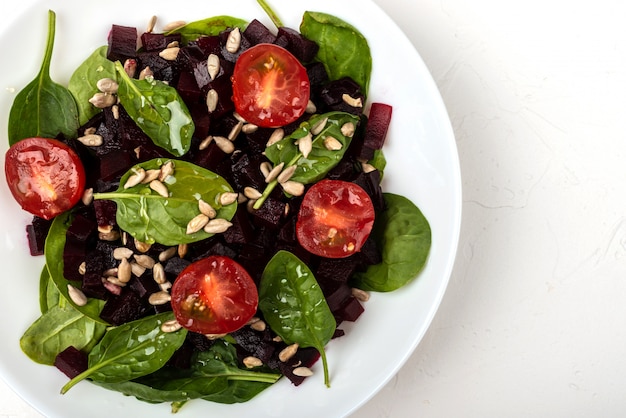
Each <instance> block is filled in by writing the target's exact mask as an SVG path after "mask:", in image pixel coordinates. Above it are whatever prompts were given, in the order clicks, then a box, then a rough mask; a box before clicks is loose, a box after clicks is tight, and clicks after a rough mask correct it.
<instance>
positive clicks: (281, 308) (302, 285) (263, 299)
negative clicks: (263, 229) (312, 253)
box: [259, 250, 336, 386]
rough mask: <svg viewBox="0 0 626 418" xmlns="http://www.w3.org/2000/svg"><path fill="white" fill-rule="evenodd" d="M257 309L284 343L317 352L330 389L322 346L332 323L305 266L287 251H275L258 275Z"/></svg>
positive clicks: (331, 318)
mask: <svg viewBox="0 0 626 418" xmlns="http://www.w3.org/2000/svg"><path fill="white" fill-rule="evenodd" d="M259 309H260V310H261V312H263V317H264V318H265V320H266V322H267V323H268V324H269V325H270V327H271V328H272V330H274V332H276V334H278V335H279V336H280V337H281V338H282V339H283V341H285V343H287V344H293V343H298V344H299V345H300V346H301V347H314V348H315V349H317V350H318V351H319V352H320V355H321V357H322V362H323V366H324V382H325V384H326V386H330V379H329V374H328V364H327V361H326V352H325V351H324V346H325V345H326V344H327V343H328V342H329V341H330V339H331V338H332V336H333V334H334V333H335V328H336V321H335V318H334V317H333V314H332V313H331V311H330V309H329V307H328V304H327V303H326V299H325V298H324V294H323V293H322V290H321V289H320V287H319V284H318V283H317V280H315V277H314V276H313V273H312V272H311V270H309V268H308V267H307V265H306V264H305V263H303V262H302V261H301V260H300V259H299V258H298V257H296V256H295V255H293V254H292V253H290V252H288V251H283V250H281V251H278V252H277V253H276V254H275V255H274V257H272V259H271V260H270V261H269V263H267V266H265V270H264V271H263V274H262V276H261V283H260V286H259Z"/></svg>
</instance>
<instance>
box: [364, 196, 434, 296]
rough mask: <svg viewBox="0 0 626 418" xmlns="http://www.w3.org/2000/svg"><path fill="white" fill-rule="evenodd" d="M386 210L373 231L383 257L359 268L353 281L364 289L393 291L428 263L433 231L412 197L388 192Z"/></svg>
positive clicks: (378, 217)
mask: <svg viewBox="0 0 626 418" xmlns="http://www.w3.org/2000/svg"><path fill="white" fill-rule="evenodd" d="M384 198H385V204H386V207H387V208H386V210H385V211H383V212H382V213H380V214H379V215H378V216H377V217H376V221H375V222H374V228H373V230H372V234H373V237H374V239H375V240H376V242H377V244H378V246H379V248H380V249H381V250H382V256H383V261H382V262H381V263H380V264H376V265H373V266H370V267H369V268H368V269H367V270H366V271H364V272H357V273H356V274H355V275H354V276H353V278H352V285H353V286H354V287H358V288H360V289H364V290H373V291H377V292H390V291H392V290H396V289H398V288H400V287H402V286H404V285H406V284H407V283H409V282H410V281H411V280H413V279H414V278H415V277H416V276H417V275H418V273H419V272H420V271H421V270H422V268H423V267H424V264H426V259H427V258H428V254H429V252H430V245H431V231H430V225H429V224H428V220H427V219H426V218H425V217H424V215H423V214H422V212H421V211H420V210H419V208H418V207H417V206H415V205H414V204H413V203H412V202H411V201H410V200H409V199H407V198H406V197H403V196H399V195H395V194H392V193H385V194H384Z"/></svg>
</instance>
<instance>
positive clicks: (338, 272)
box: [315, 257, 357, 283]
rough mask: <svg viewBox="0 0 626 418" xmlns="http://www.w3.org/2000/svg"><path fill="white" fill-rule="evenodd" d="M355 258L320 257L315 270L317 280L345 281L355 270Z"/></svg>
mask: <svg viewBox="0 0 626 418" xmlns="http://www.w3.org/2000/svg"><path fill="white" fill-rule="evenodd" d="M356 265H357V260H356V259H355V258H353V257H347V258H322V259H320V262H319V264H318V266H317V270H316V271H315V278H316V279H317V281H318V282H320V283H321V282H322V281H336V282H343V283H347V282H348V280H349V279H350V277H352V275H353V274H354V272H355V271H356Z"/></svg>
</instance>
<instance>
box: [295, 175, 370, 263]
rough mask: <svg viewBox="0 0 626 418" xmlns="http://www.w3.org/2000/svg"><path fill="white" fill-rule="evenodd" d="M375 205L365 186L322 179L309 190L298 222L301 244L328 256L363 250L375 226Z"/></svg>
mask: <svg viewBox="0 0 626 418" xmlns="http://www.w3.org/2000/svg"><path fill="white" fill-rule="evenodd" d="M374 217H375V213H374V205H373V204H372V200H371V199H370V197H369V195H368V194H367V192H365V190H363V188H362V187H361V186H359V185H357V184H355V183H350V182H347V181H341V180H322V181H320V182H318V183H316V184H314V185H313V186H311V188H310V189H309V190H308V191H307V192H306V194H305V195H304V199H303V200H302V204H301V206H300V211H299V212H298V220H297V222H296V235H297V237H298V242H300V245H302V247H303V248H304V249H305V250H307V251H309V252H311V253H313V254H316V255H319V256H322V257H328V258H343V257H348V256H350V255H352V254H354V253H356V252H358V251H360V250H361V247H362V246H363V244H364V243H365V241H366V240H367V237H369V235H370V232H371V231H372V227H373V225H374Z"/></svg>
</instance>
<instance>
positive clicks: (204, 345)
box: [187, 331, 216, 351]
mask: <svg viewBox="0 0 626 418" xmlns="http://www.w3.org/2000/svg"><path fill="white" fill-rule="evenodd" d="M187 341H189V342H190V343H191V344H192V345H193V346H194V347H195V348H196V350H198V351H207V350H208V349H210V348H211V347H212V346H213V344H215V341H216V340H211V339H209V338H207V337H206V335H204V334H198V333H197V332H192V331H189V332H187Z"/></svg>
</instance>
